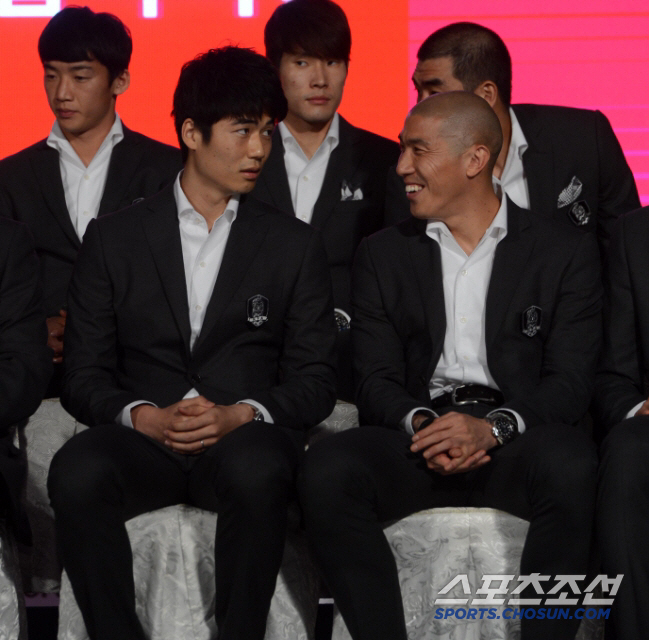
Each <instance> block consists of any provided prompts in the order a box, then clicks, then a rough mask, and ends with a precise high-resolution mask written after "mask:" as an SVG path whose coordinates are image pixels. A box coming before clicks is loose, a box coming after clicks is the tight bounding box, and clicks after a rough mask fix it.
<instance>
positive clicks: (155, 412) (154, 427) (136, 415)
mask: <svg viewBox="0 0 649 640" xmlns="http://www.w3.org/2000/svg"><path fill="white" fill-rule="evenodd" d="M214 406H215V405H214V403H213V402H210V401H209V400H207V398H204V397H203V396H197V397H196V398H187V399H185V400H181V401H180V402H176V403H175V404H172V405H170V406H168V407H164V408H163V409H159V408H158V407H154V406H153V405H150V404H138V405H137V406H136V407H133V408H132V409H131V421H132V422H133V427H134V428H135V429H136V430H137V431H141V432H142V433H143V434H145V435H147V436H149V437H150V438H153V439H154V440H157V441H158V442H161V443H162V444H164V443H165V441H166V440H167V438H166V436H165V431H167V430H169V429H171V428H173V426H174V424H175V423H176V422H177V421H179V420H186V416H185V415H184V414H182V413H180V411H179V409H180V408H187V407H194V415H200V414H202V413H204V412H205V411H207V410H208V409H211V408H212V407H214ZM196 411H198V412H199V413H197V412H196Z"/></svg>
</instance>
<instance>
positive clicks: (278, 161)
mask: <svg viewBox="0 0 649 640" xmlns="http://www.w3.org/2000/svg"><path fill="white" fill-rule="evenodd" d="M259 181H260V182H261V184H260V185H259V186H260V187H261V189H259V187H258V188H257V189H255V194H256V195H257V193H258V192H259V196H258V197H262V199H264V200H265V201H267V202H269V204H272V205H273V206H274V207H276V208H277V209H279V210H280V211H283V212H284V213H288V214H290V215H292V216H294V215H295V211H294V209H293V200H292V198H291V189H290V187H289V185H288V176H287V175H286V165H285V164H284V143H283V142H282V136H281V135H280V132H279V127H277V128H276V129H275V131H274V132H273V146H272V148H271V151H270V155H269V156H268V160H267V161H266V164H265V165H264V168H263V170H262V172H261V174H260V175H259ZM265 194H268V197H267V198H266V197H264V195H265Z"/></svg>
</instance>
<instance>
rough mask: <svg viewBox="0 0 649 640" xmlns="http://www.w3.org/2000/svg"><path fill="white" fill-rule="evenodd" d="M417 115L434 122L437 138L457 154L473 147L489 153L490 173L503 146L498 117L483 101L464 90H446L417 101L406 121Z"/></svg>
mask: <svg viewBox="0 0 649 640" xmlns="http://www.w3.org/2000/svg"><path fill="white" fill-rule="evenodd" d="M415 116H420V117H422V118H432V119H435V120H438V121H439V122H440V123H441V125H440V128H439V135H441V136H442V137H444V138H446V139H447V140H448V143H449V145H450V146H451V148H453V149H454V150H455V151H456V152H457V153H458V154H462V153H464V152H465V151H466V150H467V149H469V148H470V147H472V146H473V145H484V146H485V147H487V149H488V150H489V154H490V158H489V163H488V165H487V167H488V169H489V173H491V172H492V171H493V168H494V165H495V164H496V160H497V159H498V154H499V153H500V149H501V148H502V145H503V133H502V129H501V127H500V122H499V121H498V116H497V115H496V113H495V112H494V110H493V109H492V108H491V107H490V106H489V104H488V103H487V102H486V100H484V99H483V98H480V97H478V96H477V95H475V94H474V93H469V92H468V91H449V92H448V93H438V94H435V95H432V96H430V97H428V98H426V99H424V100H422V101H421V102H418V103H417V104H416V105H415V106H414V107H413V108H412V110H411V111H410V113H409V114H408V118H412V117H415Z"/></svg>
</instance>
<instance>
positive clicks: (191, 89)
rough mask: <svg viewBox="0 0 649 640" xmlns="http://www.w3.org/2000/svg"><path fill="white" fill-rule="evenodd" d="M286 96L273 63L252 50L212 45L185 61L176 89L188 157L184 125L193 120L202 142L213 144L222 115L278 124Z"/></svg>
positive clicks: (178, 127)
mask: <svg viewBox="0 0 649 640" xmlns="http://www.w3.org/2000/svg"><path fill="white" fill-rule="evenodd" d="M287 109H288V107H287V104H286V98H285V97H284V92H283V91H282V85H281V83H280V81H279V77H278V76H277V71H276V70H275V68H274V67H273V65H272V64H271V63H270V62H269V61H268V60H266V58H264V57H263V56H261V55H259V54H258V53H255V52H254V51H253V50H252V49H244V48H240V47H223V48H221V49H210V50H209V51H206V52H205V53H201V54H199V55H198V56H196V58H194V59H193V60H190V61H189V62H186V63H185V64H184V65H183V68H182V71H181V72H180V78H179V79H178V85H177V86H176V90H175V92H174V103H173V111H172V115H173V117H174V124H175V127H176V134H177V135H178V142H179V144H180V149H181V151H182V154H183V161H184V160H186V159H187V154H188V149H187V146H186V145H185V143H184V142H183V140H182V127H183V123H184V122H185V120H187V119H188V118H191V119H192V120H193V121H194V125H195V126H196V127H197V128H198V130H199V131H200V133H201V135H202V137H203V140H204V141H205V142H209V141H210V139H211V136H212V125H213V124H214V123H215V122H218V121H219V120H222V119H223V118H246V117H248V118H255V119H261V117H262V116H263V115H264V114H266V115H267V116H269V117H270V118H272V119H273V120H274V121H275V122H279V121H280V120H283V119H284V118H285V117H286V112H287Z"/></svg>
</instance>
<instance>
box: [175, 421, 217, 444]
mask: <svg viewBox="0 0 649 640" xmlns="http://www.w3.org/2000/svg"><path fill="white" fill-rule="evenodd" d="M164 435H165V438H166V439H167V440H168V441H169V442H172V443H179V444H189V443H191V442H200V441H201V440H204V441H207V440H208V439H209V438H214V437H216V436H217V431H216V429H215V428H214V426H213V425H207V426H204V427H201V428H199V429H193V430H191V431H174V430H172V429H166V430H165V431H164Z"/></svg>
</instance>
